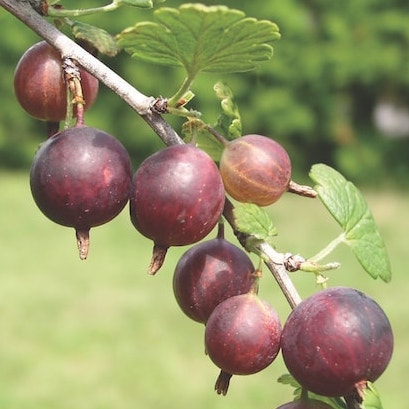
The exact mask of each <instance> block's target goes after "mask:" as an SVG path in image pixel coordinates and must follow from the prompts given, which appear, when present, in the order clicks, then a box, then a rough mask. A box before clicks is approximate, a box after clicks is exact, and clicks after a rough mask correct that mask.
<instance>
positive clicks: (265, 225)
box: [233, 203, 277, 251]
mask: <svg viewBox="0 0 409 409" xmlns="http://www.w3.org/2000/svg"><path fill="white" fill-rule="evenodd" d="M233 213H234V219H235V223H236V228H237V230H238V231H239V232H240V233H244V234H246V235H248V236H249V240H248V246H249V247H250V246H252V245H253V244H254V243H257V242H259V241H266V242H268V243H272V238H273V237H274V236H276V235H277V230H276V228H275V226H274V224H273V222H272V220H271V218H270V216H269V215H268V214H267V212H266V211H265V210H264V209H263V208H261V207H260V206H257V205H255V204H253V203H238V204H237V205H235V208H234V210H233ZM247 250H249V251H251V248H247Z"/></svg>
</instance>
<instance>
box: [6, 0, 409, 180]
mask: <svg viewBox="0 0 409 409" xmlns="http://www.w3.org/2000/svg"><path fill="white" fill-rule="evenodd" d="M103 3H104V2H102V1H96V0H93V1H91V0H88V1H82V2H81V7H85V6H86V5H88V6H95V5H101V4H103ZM182 3H184V2H183V1H177V0H167V2H166V3H164V5H165V6H168V7H177V6H179V5H180V4H182ZM202 3H205V4H207V5H213V4H221V3H223V4H225V5H227V6H229V7H232V8H238V9H241V10H243V11H244V12H245V13H246V14H247V15H248V16H251V17H256V18H258V19H268V20H271V21H273V22H275V23H277V24H278V26H279V28H280V32H281V34H282V38H281V39H280V40H279V41H278V42H276V43H275V44H274V52H275V55H274V57H273V59H272V60H271V61H270V62H268V63H263V64H262V65H260V67H259V68H258V69H257V70H255V71H252V72H249V73H239V74H231V75H225V76H223V78H220V77H219V76H217V75H214V74H202V75H201V76H200V77H199V78H198V80H197V81H196V83H195V85H194V87H193V91H194V92H195V94H196V98H195V99H193V101H192V102H191V103H190V104H189V107H191V108H193V109H197V110H199V111H201V112H202V113H203V119H204V120H205V121H207V122H209V123H215V122H216V120H217V117H218V114H219V101H218V100H217V98H216V97H215V94H214V91H213V85H214V84H215V83H216V82H217V81H218V80H220V79H222V80H224V81H226V82H227V83H228V84H229V86H230V87H231V88H232V90H233V92H234V94H235V97H236V101H237V103H238V106H239V108H240V113H241V117H242V122H243V132H244V133H261V134H265V135H268V136H271V137H273V138H275V139H277V140H278V141H280V142H281V143H282V144H283V145H284V146H285V147H286V148H287V149H288V151H289V153H290V156H291V158H292V161H293V167H294V173H295V176H294V178H303V177H305V175H307V174H308V171H309V169H310V167H311V165H312V164H313V163H317V162H324V163H327V164H329V165H331V166H334V167H335V168H337V169H338V170H339V171H340V172H341V173H343V174H344V175H345V176H346V177H347V178H349V179H351V180H354V181H355V182H357V183H359V184H367V185H369V184H372V185H380V184H382V183H389V184H395V185H397V186H403V185H405V184H406V186H408V185H409V178H408V177H407V175H408V174H409V160H408V158H409V135H408V133H409V131H406V132H405V130H404V129H401V130H402V132H399V129H398V132H389V129H390V127H389V128H385V127H383V128H380V127H377V126H376V125H375V121H374V113H375V111H376V108H379V106H380V105H379V104H381V103H384V104H385V103H386V106H387V107H395V108H396V107H398V108H400V109H401V110H403V113H404V114H407V115H408V117H409V113H408V112H409V108H408V107H409V70H408V69H407V67H408V60H409V25H408V24H407V21H408V18H409V3H407V2H406V1H404V0H391V1H388V2H385V1H382V0H345V1H343V2H338V1H323V0H287V1H285V2H282V1H277V0H271V1H268V2H266V1H262V0H254V1H252V2H244V1H237V0H235V1H233V0H224V1H210V0H208V1H202ZM63 4H64V2H63ZM65 4H66V5H67V6H71V7H73V6H74V2H68V1H66V2H65ZM79 4H80V3H79V2H78V3H76V4H75V5H79ZM151 18H152V10H138V9H132V8H126V7H125V8H123V9H120V10H117V11H115V12H112V13H106V14H103V15H98V16H88V17H83V18H82V19H81V21H83V22H85V23H89V24H95V25H98V26H100V27H102V28H104V29H106V30H107V31H109V32H110V33H112V34H116V33H118V32H119V31H121V30H122V29H124V28H125V27H128V26H131V25H133V24H134V23H135V22H137V21H143V20H151ZM0 23H1V30H2V33H3V40H2V42H1V44H0V69H1V72H2V76H1V78H0V96H1V100H2V102H3V104H2V109H1V110H0V166H1V167H28V166H29V164H30V161H31V158H32V155H33V152H34V150H35V147H36V145H38V143H40V142H41V140H42V138H43V135H44V134H45V126H44V124H42V123H39V122H38V121H36V120H34V119H32V118H30V117H28V116H27V115H26V114H25V113H24V112H23V111H22V109H21V108H20V107H19V106H18V104H17V102H16V101H15V98H14V95H13V86H12V83H13V70H14V66H15V64H16V63H17V61H18V59H19V58H20V56H21V54H22V53H23V52H24V51H25V49H26V48H27V47H28V46H30V45H31V44H32V43H34V42H36V41H38V37H37V36H36V35H35V34H33V33H32V32H31V31H30V30H29V29H28V28H27V27H25V26H23V25H22V24H21V23H20V22H18V21H17V20H16V19H15V18H14V17H12V16H11V15H9V14H8V13H6V12H5V11H4V10H2V9H1V10H0ZM102 60H103V61H104V62H105V63H107V65H109V66H110V67H111V68H113V69H114V70H115V71H117V72H118V73H119V74H120V75H122V76H123V77H124V78H125V79H127V80H128V81H129V82H131V83H132V84H133V85H135V87H136V88H138V89H139V90H140V91H141V92H143V93H145V94H148V95H155V96H158V95H161V96H170V95H173V93H174V92H175V91H176V90H177V89H178V88H179V85H180V84H181V81H182V80H183V71H182V70H178V69H171V68H166V67H161V66H154V65H152V64H148V63H143V62H140V61H137V60H132V59H131V58H130V57H129V55H127V54H125V53H124V52H122V53H120V54H119V55H118V56H116V57H115V58H108V57H103V58H102ZM394 112H395V111H394ZM395 113H396V112H395ZM404 116H405V115H404ZM167 119H168V120H169V122H170V123H171V124H172V125H173V126H175V128H176V130H177V131H179V132H180V131H181V125H182V120H181V119H180V118H173V117H167ZM404 119H405V118H404ZM406 119H407V118H406ZM407 120H409V119H407ZM86 122H87V123H88V125H90V126H95V127H98V128H101V129H104V130H106V131H107V132H110V133H111V134H113V135H115V136H117V137H118V138H119V139H120V140H121V141H122V142H123V143H124V144H125V146H126V147H127V148H128V149H129V151H130V152H131V155H132V158H133V160H134V164H135V166H137V164H138V163H140V161H141V160H143V159H144V158H145V157H146V156H147V155H148V154H149V153H151V152H153V151H155V150H156V149H158V148H159V147H161V146H162V142H161V141H160V140H159V139H158V138H156V137H155V135H153V132H152V131H151V130H150V128H149V127H148V126H147V125H146V124H145V123H144V122H143V121H142V120H141V119H140V118H139V117H138V116H137V115H136V114H135V113H134V111H133V110H132V109H131V108H129V107H128V106H127V105H126V104H124V103H123V102H122V101H121V100H120V99H119V97H117V96H116V95H115V94H113V93H112V92H111V91H110V90H107V89H106V88H105V87H103V86H101V90H100V96H99V98H98V101H97V102H96V103H95V104H94V106H93V107H92V108H91V109H90V111H89V112H88V113H87V114H86ZM395 128H396V127H395ZM381 129H382V131H381ZM303 175H304V176H303Z"/></svg>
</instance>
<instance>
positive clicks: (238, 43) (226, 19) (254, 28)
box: [118, 3, 280, 77]
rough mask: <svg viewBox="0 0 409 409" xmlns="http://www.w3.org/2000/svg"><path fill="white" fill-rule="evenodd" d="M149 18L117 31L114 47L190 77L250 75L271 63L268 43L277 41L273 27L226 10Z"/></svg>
mask: <svg viewBox="0 0 409 409" xmlns="http://www.w3.org/2000/svg"><path fill="white" fill-rule="evenodd" d="M154 18H155V20H156V22H141V23H137V24H136V25H135V26H133V27H129V28H127V29H125V30H124V31H122V32H121V33H120V34H118V39H119V44H120V45H121V47H123V48H124V49H125V50H126V51H127V52H128V53H130V54H131V55H132V56H133V57H135V58H139V59H142V60H144V61H148V62H152V63H156V64H164V65H169V66H176V67H184V68H185V70H186V71H187V73H188V74H189V77H194V76H195V75H197V74H198V73H199V72H201V71H206V72H218V73H227V72H243V71H249V70H252V69H254V68H256V67H257V65H258V64H259V63H260V62H262V61H266V60H269V59H271V57H272V55H273V47H272V46H271V45H270V43H271V42H272V41H274V40H277V39H278V38H280V34H279V31H278V27H277V25H276V24H274V23H272V22H270V21H267V20H256V19H254V18H247V17H245V14H244V13H243V12H241V11H239V10H235V9H229V8H228V7H226V6H205V5H203V4H199V3H198V4H184V5H181V6H180V7H179V8H177V9H176V8H169V7H162V8H160V9H157V10H156V11H155V12H154Z"/></svg>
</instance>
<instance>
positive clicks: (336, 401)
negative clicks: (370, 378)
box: [277, 373, 381, 409]
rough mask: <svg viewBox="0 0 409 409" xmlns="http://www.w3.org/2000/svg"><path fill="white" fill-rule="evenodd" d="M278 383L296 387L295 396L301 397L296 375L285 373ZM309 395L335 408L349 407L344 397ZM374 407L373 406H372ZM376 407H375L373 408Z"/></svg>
mask: <svg viewBox="0 0 409 409" xmlns="http://www.w3.org/2000/svg"><path fill="white" fill-rule="evenodd" d="M277 382H278V383H282V384H283V385H288V386H291V387H292V388H294V398H295V399H300V398H301V392H302V388H301V385H300V384H299V383H298V382H297V381H296V380H295V379H294V377H293V376H292V375H290V374H288V373H287V374H283V375H281V376H280V377H279V378H278V379H277ZM308 397H309V398H311V399H318V400H321V401H323V402H325V403H327V404H328V405H330V406H331V407H332V408H334V409H347V407H346V404H345V401H344V400H343V399H342V398H329V397H326V396H321V395H317V394H315V393H312V392H308ZM368 409H369V408H368ZM371 409H372V408H371ZM373 409H375V408H373ZM380 409H381V408H380Z"/></svg>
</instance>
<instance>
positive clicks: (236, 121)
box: [213, 81, 242, 140]
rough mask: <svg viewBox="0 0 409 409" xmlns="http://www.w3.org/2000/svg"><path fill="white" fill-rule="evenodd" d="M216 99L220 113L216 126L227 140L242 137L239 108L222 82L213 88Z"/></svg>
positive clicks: (231, 93)
mask: <svg viewBox="0 0 409 409" xmlns="http://www.w3.org/2000/svg"><path fill="white" fill-rule="evenodd" d="M213 89H214V91H215V93H216V97H217V98H218V99H219V100H220V105H221V108H222V113H221V114H220V116H219V118H218V120H217V125H218V126H219V127H220V128H221V130H222V132H223V134H224V135H225V136H226V138H227V139H228V140H232V139H235V138H238V137H240V136H241V135H242V126H241V118H240V112H239V108H238V106H237V104H236V102H235V100H234V95H233V92H232V90H231V89H230V87H229V86H228V85H227V84H225V83H224V82H222V81H218V82H217V83H216V84H215V85H214V87H213Z"/></svg>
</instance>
